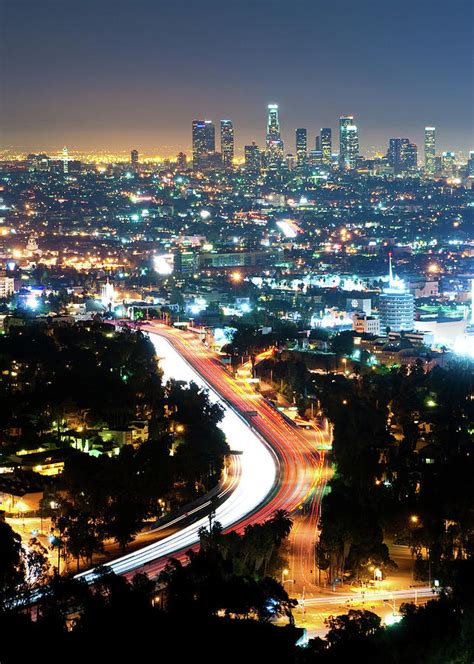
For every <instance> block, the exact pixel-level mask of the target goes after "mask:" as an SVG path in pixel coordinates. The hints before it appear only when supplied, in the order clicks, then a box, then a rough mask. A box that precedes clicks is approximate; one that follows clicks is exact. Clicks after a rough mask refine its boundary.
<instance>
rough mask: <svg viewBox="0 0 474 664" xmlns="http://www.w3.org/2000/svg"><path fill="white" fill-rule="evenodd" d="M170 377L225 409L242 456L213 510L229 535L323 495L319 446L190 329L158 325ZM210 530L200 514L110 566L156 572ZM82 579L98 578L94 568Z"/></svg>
mask: <svg viewBox="0 0 474 664" xmlns="http://www.w3.org/2000/svg"><path fill="white" fill-rule="evenodd" d="M146 332H147V333H148V334H149V335H150V339H151V340H152V342H153V344H154V346H155V349H156V352H157V355H158V357H159V359H160V365H161V367H162V369H163V371H164V377H165V379H167V378H170V377H173V378H175V379H179V380H185V381H189V380H193V381H194V382H195V383H197V384H198V385H199V386H201V387H203V388H206V389H208V390H209V394H210V398H211V399H213V400H218V401H219V402H220V403H221V404H222V405H223V408H224V418H223V421H222V423H221V426H222V429H223V431H224V433H225V434H226V437H227V440H228V443H229V446H230V447H231V449H232V450H234V451H239V452H241V453H242V454H241V455H239V458H240V469H239V473H238V482H235V483H234V486H233V488H232V491H231V492H229V494H228V497H227V499H226V500H225V501H224V502H222V503H221V504H220V505H219V506H218V507H217V509H216V513H215V518H216V520H218V521H219V522H220V523H221V524H222V526H223V527H224V529H225V530H230V529H235V530H238V531H242V530H243V529H244V528H245V526H247V525H248V524H250V523H256V522H261V521H263V520H265V519H266V518H269V517H270V516H271V515H272V514H273V513H274V512H275V510H277V509H284V510H286V511H288V512H290V513H293V512H294V511H295V510H297V509H298V508H302V507H303V505H304V504H305V502H306V500H307V498H308V497H310V496H314V495H317V496H318V497H320V491H318V490H317V488H318V487H319V486H320V485H321V482H322V477H323V469H324V455H323V454H318V453H317V452H316V450H315V442H314V441H313V440H310V439H308V436H307V435H305V434H304V433H303V432H301V431H299V430H298V428H297V427H295V426H294V425H292V424H290V423H288V422H287V421H286V420H285V419H284V418H283V417H282V416H281V415H280V414H279V413H278V412H277V411H276V410H275V409H274V408H273V407H272V406H271V405H270V404H269V403H267V402H266V400H265V399H264V398H263V397H262V396H260V395H259V394H258V393H256V392H255V391H254V390H253V389H252V387H251V386H250V385H248V383H246V382H244V381H239V380H236V379H235V378H234V377H233V376H231V375H230V373H229V372H227V371H226V370H225V369H224V368H223V366H222V365H221V363H220V362H219V360H218V359H217V358H216V356H215V355H214V354H212V353H211V352H210V351H208V350H207V349H206V348H205V346H204V345H203V344H202V343H201V342H200V341H199V340H198V339H197V338H196V336H195V335H193V334H192V333H190V332H182V331H179V330H176V329H175V328H170V327H168V326H165V325H162V324H159V323H156V324H153V325H147V327H146ZM206 525H208V519H207V517H205V516H203V517H201V518H199V519H197V520H196V521H194V522H193V523H191V524H188V525H185V526H184V527H182V528H181V529H179V530H178V531H177V532H174V533H172V534H170V535H169V536H167V537H164V538H163V539H161V540H160V541H158V542H154V543H153V544H149V545H147V546H145V547H143V548H141V549H139V550H137V551H134V552H132V553H129V554H126V555H124V556H121V557H120V558H117V559H115V560H113V561H111V562H109V563H107V565H108V566H109V567H111V568H112V569H113V570H114V571H115V572H116V573H118V574H127V573H131V572H134V571H137V570H138V569H140V570H141V571H146V572H147V573H149V574H151V575H154V574H157V573H158V572H159V571H160V570H161V569H162V568H163V566H164V564H165V563H166V561H167V560H168V559H169V557H170V556H177V557H182V555H183V552H184V551H186V550H187V549H189V548H191V547H192V546H194V545H195V544H196V543H197V542H198V531H199V529H200V528H201V527H202V526H206ZM78 576H79V577H82V578H86V579H88V580H93V576H94V573H93V571H88V572H83V573H81V574H79V575H78Z"/></svg>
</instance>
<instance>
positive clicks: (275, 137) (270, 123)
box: [266, 104, 283, 171]
mask: <svg viewBox="0 0 474 664" xmlns="http://www.w3.org/2000/svg"><path fill="white" fill-rule="evenodd" d="M267 112H268V113H267V138H266V148H267V150H266V161H267V167H268V169H269V170H271V171H277V170H279V169H280V166H281V163H282V161H283V141H282V140H281V133H280V118H279V115H278V104H268V107H267Z"/></svg>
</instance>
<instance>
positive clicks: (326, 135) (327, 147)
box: [319, 127, 332, 166]
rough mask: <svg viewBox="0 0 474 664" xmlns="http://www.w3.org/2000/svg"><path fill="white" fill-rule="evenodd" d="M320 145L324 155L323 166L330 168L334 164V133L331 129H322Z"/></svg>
mask: <svg viewBox="0 0 474 664" xmlns="http://www.w3.org/2000/svg"><path fill="white" fill-rule="evenodd" d="M319 143H320V148H321V152H322V153H323V164H324V165H325V166H329V165H330V164H331V162H332V132H331V129H330V128H329V127H323V128H322V129H321V131H320V139H319Z"/></svg>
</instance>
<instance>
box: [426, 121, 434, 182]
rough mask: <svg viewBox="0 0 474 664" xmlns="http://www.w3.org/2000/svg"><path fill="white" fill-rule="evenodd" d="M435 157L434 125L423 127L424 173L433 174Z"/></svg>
mask: <svg viewBox="0 0 474 664" xmlns="http://www.w3.org/2000/svg"><path fill="white" fill-rule="evenodd" d="M435 157H436V127H425V173H427V174H428V175H433V173H434V172H435V164H436V162H435Z"/></svg>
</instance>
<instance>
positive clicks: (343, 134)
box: [339, 115, 359, 170]
mask: <svg viewBox="0 0 474 664" xmlns="http://www.w3.org/2000/svg"><path fill="white" fill-rule="evenodd" d="M358 159H359V134H358V131H357V126H356V125H355V124H354V118H353V116H352V115H347V116H342V117H341V118H340V119H339V165H340V167H341V168H344V169H349V170H353V169H354V168H356V167H357V160H358Z"/></svg>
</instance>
